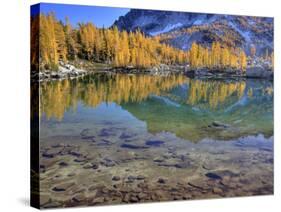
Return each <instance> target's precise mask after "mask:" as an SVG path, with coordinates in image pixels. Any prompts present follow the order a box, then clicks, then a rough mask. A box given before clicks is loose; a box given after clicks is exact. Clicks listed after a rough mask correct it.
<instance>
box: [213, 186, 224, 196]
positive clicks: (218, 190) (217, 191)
mask: <svg viewBox="0 0 281 212" xmlns="http://www.w3.org/2000/svg"><path fill="white" fill-rule="evenodd" d="M213 192H214V193H215V194H222V193H223V190H222V189H220V188H217V187H215V188H213Z"/></svg>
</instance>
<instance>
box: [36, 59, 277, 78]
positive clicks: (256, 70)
mask: <svg viewBox="0 0 281 212" xmlns="http://www.w3.org/2000/svg"><path fill="white" fill-rule="evenodd" d="M97 72H111V73H122V74H139V73H144V74H151V75H161V76H167V75H170V74H179V73H182V74H185V75H186V76H188V77H190V78H194V77H204V78H216V79H225V78H257V79H269V80H273V76H274V72H273V71H272V70H271V69H268V68H263V67H261V66H255V67H249V68H247V69H246V71H245V72H242V71H241V70H234V69H226V70H224V71H221V70H208V69H206V68H200V69H196V70H192V69H190V68H189V67H188V66H184V65H165V64H160V65H157V66H154V67H152V68H147V69H137V68H134V67H130V66H128V67H125V68H113V67H110V66H106V67H103V68H91V69H83V68H76V67H75V66H74V65H70V64H65V63H62V62H61V63H60V64H59V67H58V70H57V71H51V70H44V71H40V72H39V73H38V72H31V79H32V80H35V81H40V82H41V81H49V80H61V79H73V78H77V77H83V76H85V75H88V74H92V73H97Z"/></svg>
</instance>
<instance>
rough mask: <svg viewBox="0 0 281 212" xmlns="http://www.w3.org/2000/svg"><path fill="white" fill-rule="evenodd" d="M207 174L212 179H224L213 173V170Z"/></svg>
mask: <svg viewBox="0 0 281 212" xmlns="http://www.w3.org/2000/svg"><path fill="white" fill-rule="evenodd" d="M205 176H206V177H208V178H210V179H213V180H221V179H222V177H221V176H219V175H218V174H216V173H213V172H208V173H207V174H205Z"/></svg>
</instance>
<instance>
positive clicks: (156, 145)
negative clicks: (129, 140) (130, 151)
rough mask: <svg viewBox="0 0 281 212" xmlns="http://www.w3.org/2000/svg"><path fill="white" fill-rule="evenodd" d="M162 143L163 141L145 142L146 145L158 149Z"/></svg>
mask: <svg viewBox="0 0 281 212" xmlns="http://www.w3.org/2000/svg"><path fill="white" fill-rule="evenodd" d="M164 143H165V142H164V141H159V140H149V141H146V142H145V144H146V145H148V146H154V147H159V146H161V145H162V144H164Z"/></svg>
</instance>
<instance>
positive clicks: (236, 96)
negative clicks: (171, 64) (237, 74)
mask: <svg viewBox="0 0 281 212" xmlns="http://www.w3.org/2000/svg"><path fill="white" fill-rule="evenodd" d="M273 93H274V91H273V82H272V81H270V80H261V79H244V78H230V79H213V78H188V77H186V76H184V75H182V74H175V75H168V76H159V75H149V74H114V73H96V74H90V75H87V76H84V77H80V78H76V79H65V80H56V81H48V82H41V83H40V99H39V104H40V173H39V174H40V192H41V196H40V206H41V207H42V208H53V207H68V206H88V205H105V204H120V203H137V202H151V201H170V200H187V199H207V198H222V197H238V196H252V195H269V194H273Z"/></svg>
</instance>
